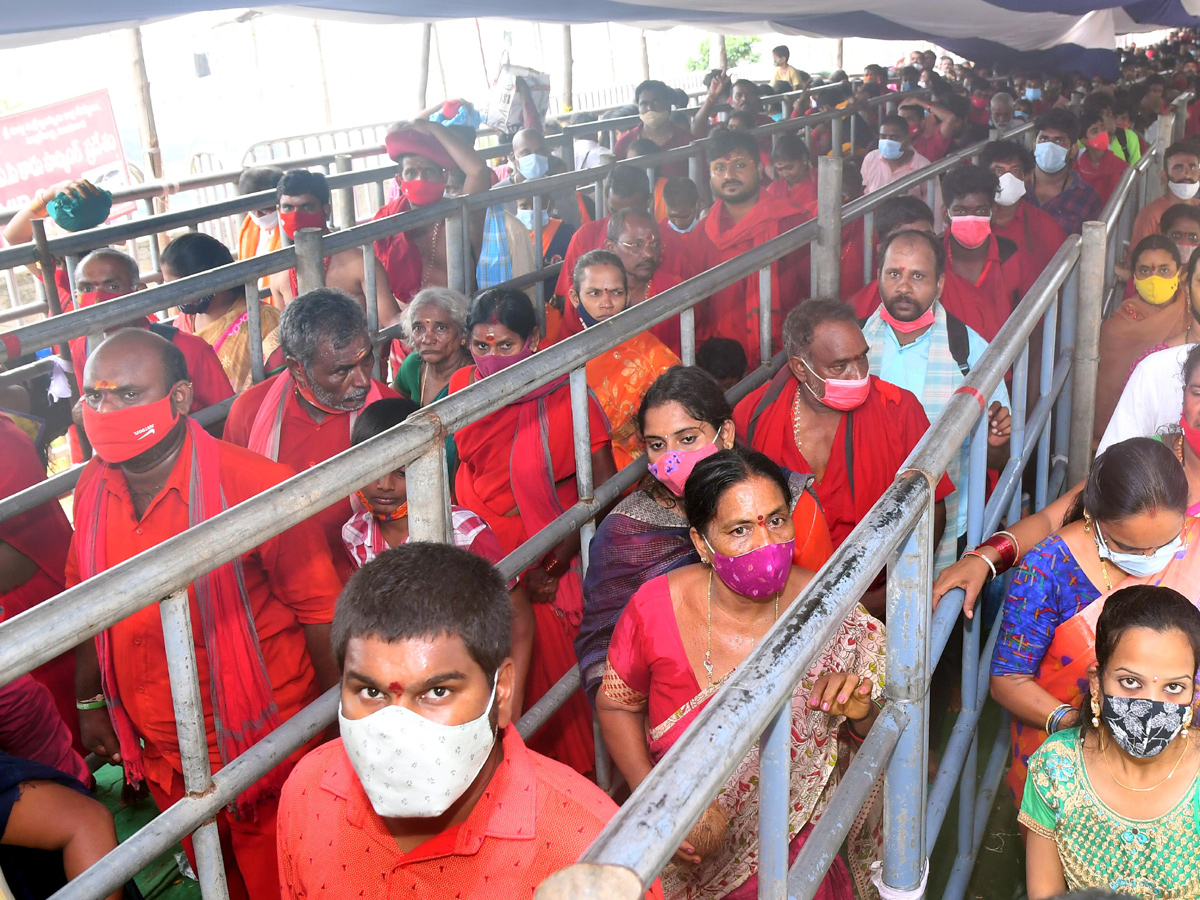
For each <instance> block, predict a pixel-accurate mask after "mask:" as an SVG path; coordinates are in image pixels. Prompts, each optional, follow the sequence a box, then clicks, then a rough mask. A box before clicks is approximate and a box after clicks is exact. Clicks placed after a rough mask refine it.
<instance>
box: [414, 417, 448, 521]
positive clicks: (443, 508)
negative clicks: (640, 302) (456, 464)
mask: <svg viewBox="0 0 1200 900" xmlns="http://www.w3.org/2000/svg"><path fill="white" fill-rule="evenodd" d="M414 415H421V414H414ZM424 415H429V414H428V413H424ZM404 482H405V484H406V485H407V488H408V534H409V537H410V538H411V539H412V540H414V541H436V542H437V543H440V544H452V543H454V535H453V533H452V528H453V524H454V523H453V522H452V521H451V518H450V478H449V475H448V474H447V471H446V442H445V440H443V439H441V437H440V436H439V438H438V439H436V440H434V442H433V443H432V444H431V445H430V447H429V449H428V450H426V451H425V452H424V453H422V454H421V455H420V456H418V457H417V458H416V459H414V460H413V461H412V462H410V463H409V464H408V465H407V466H405V468H404Z"/></svg>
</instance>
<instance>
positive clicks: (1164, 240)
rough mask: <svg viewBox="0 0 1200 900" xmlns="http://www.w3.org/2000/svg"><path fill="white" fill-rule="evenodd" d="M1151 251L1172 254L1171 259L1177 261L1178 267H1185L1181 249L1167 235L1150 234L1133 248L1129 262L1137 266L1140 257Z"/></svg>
mask: <svg viewBox="0 0 1200 900" xmlns="http://www.w3.org/2000/svg"><path fill="white" fill-rule="evenodd" d="M1151 250H1163V251H1165V252H1167V253H1170V254H1171V258H1172V259H1174V260H1175V265H1176V266H1182V265H1183V259H1182V257H1180V255H1179V248H1178V247H1176V246H1175V242H1174V241H1173V240H1171V239H1170V238H1169V237H1167V236H1166V235H1165V234H1148V235H1146V236H1145V237H1144V238H1142V239H1141V240H1140V241H1138V242H1137V246H1136V247H1134V248H1133V252H1132V253H1130V254H1129V261H1130V263H1131V264H1132V265H1133V266H1135V267H1136V266H1137V261H1138V257H1140V256H1141V255H1142V254H1143V253H1148V252H1149V251H1151Z"/></svg>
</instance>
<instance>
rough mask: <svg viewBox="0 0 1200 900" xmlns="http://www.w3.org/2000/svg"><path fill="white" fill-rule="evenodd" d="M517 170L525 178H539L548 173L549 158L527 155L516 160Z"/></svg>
mask: <svg viewBox="0 0 1200 900" xmlns="http://www.w3.org/2000/svg"><path fill="white" fill-rule="evenodd" d="M517 168H518V169H519V170H520V172H521V174H522V175H523V176H524V177H525V178H541V177H542V176H543V175H545V174H546V173H547V172H549V171H550V157H548V156H542V154H540V153H527V154H525V155H524V156H521V157H518V158H517Z"/></svg>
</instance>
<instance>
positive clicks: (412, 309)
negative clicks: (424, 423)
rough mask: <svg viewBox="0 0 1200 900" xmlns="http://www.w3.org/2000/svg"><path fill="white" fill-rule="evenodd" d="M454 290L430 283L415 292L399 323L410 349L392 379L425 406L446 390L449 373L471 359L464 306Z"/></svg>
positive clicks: (399, 390) (401, 391) (400, 390)
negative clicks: (411, 350)
mask: <svg viewBox="0 0 1200 900" xmlns="http://www.w3.org/2000/svg"><path fill="white" fill-rule="evenodd" d="M469 304H470V301H469V300H467V298H466V297H464V296H463V295H462V294H460V293H459V292H458V291H453V290H451V289H450V288H446V287H430V288H425V289H424V290H423V291H421V292H419V293H418V294H417V295H416V296H415V297H413V299H412V303H410V304H409V305H408V309H406V310H405V311H404V315H403V316H402V317H401V319H400V324H401V326H402V327H403V329H404V336H405V339H406V340H407V341H408V343H409V344H410V345H411V346H412V348H413V352H412V353H410V354H409V355H408V356H406V357H405V359H404V362H403V363H402V364H401V365H400V371H399V372H397V373H396V380H395V381H394V382H393V383H392V387H394V388H395V389H396V391H397V393H399V394H400V395H401V396H404V397H407V398H408V399H409V400H412V401H413V402H414V403H416V404H417V406H428V405H429V404H430V403H432V402H433V401H434V400H441V399H442V398H443V397H445V396H446V395H447V394H448V393H449V392H450V376H451V375H453V374H454V373H455V372H457V371H458V370H459V369H461V368H463V367H464V366H469V365H472V364H473V363H474V360H472V359H471V353H470V351H469V350H467V307H468V305H469Z"/></svg>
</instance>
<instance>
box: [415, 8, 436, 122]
mask: <svg viewBox="0 0 1200 900" xmlns="http://www.w3.org/2000/svg"><path fill="white" fill-rule="evenodd" d="M432 40H433V23H431V22H426V23H425V24H424V25H422V26H421V71H420V73H419V74H418V75H417V109H424V108H425V107H426V106H427V105H428V102H429V98H428V96H427V95H428V93H429V44H430V42H431V41H432Z"/></svg>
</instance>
